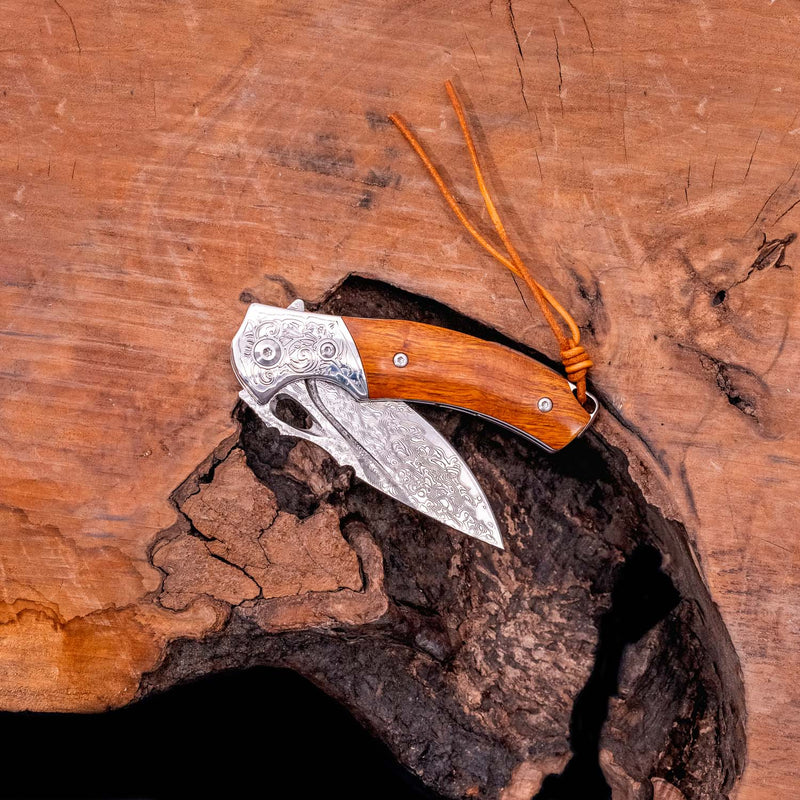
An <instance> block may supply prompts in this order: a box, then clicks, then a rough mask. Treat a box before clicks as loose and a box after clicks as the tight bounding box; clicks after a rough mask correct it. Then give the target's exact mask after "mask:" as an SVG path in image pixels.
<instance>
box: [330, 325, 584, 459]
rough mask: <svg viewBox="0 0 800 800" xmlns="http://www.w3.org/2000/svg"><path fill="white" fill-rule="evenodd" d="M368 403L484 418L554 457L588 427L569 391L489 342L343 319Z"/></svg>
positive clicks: (552, 375) (558, 379) (556, 378)
mask: <svg viewBox="0 0 800 800" xmlns="http://www.w3.org/2000/svg"><path fill="white" fill-rule="evenodd" d="M342 319H343V321H344V324H345V325H346V327H347V329H348V331H349V332H350V335H351V336H352V338H353V341H354V343H355V345H356V348H357V349H358V354H359V356H360V358H361V363H362V365H363V369H364V374H365V377H366V382H367V392H368V396H369V398H370V399H371V400H407V401H410V402H419V403H436V404H438V405H445V406H451V407H453V408H458V409H460V410H463V411H469V412H472V413H474V414H477V415H480V416H484V417H489V418H491V419H493V420H495V421H497V422H500V423H502V424H504V425H506V426H509V427H511V428H514V429H516V430H517V431H519V432H521V433H523V434H525V435H526V436H528V437H530V438H531V439H533V440H534V441H535V442H536V443H537V444H539V445H540V446H542V447H544V448H545V449H546V450H550V451H555V450H560V449H561V448H562V447H564V446H566V445H567V444H569V443H570V442H571V441H573V439H575V438H577V437H578V436H580V434H581V433H583V431H584V430H586V428H587V427H588V426H589V424H590V423H591V422H592V420H593V418H594V415H595V413H596V411H597V401H596V400H595V399H594V398H593V397H591V396H590V400H591V402H592V403H594V408H593V409H592V410H591V412H588V411H586V409H584V407H583V406H581V405H580V403H578V401H577V399H576V397H575V395H574V393H573V391H572V384H570V383H569V381H567V380H566V379H565V378H563V377H562V376H561V375H559V374H558V373H557V372H554V371H553V370H551V369H550V368H549V367H546V366H544V365H543V364H540V363H539V362H538V361H535V360H533V359H532V358H528V357H527V356H524V355H522V354H521V353H518V352H516V351H515V350H512V349H510V348H508V347H505V346H504V345H501V344H496V343H494V342H486V341H483V340H482V339H477V338H475V337H474V336H468V335H466V334H463V333H458V332H456V331H452V330H448V329H445V328H438V327H435V326H433V325H425V324H422V323H419V322H408V321H405V320H382V319H358V318H355V317H343V318H342Z"/></svg>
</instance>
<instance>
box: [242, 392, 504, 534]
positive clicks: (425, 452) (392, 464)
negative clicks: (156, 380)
mask: <svg viewBox="0 0 800 800" xmlns="http://www.w3.org/2000/svg"><path fill="white" fill-rule="evenodd" d="M282 396H287V397H290V398H291V399H292V400H294V401H295V402H297V403H299V404H300V405H301V406H302V407H303V408H304V409H305V410H306V412H307V413H308V414H309V415H310V416H311V418H312V422H311V425H310V427H308V428H299V427H295V426H294V425H290V424H289V423H287V422H284V421H283V420H282V419H280V418H279V417H278V416H276V413H275V406H276V403H277V402H278V401H279V400H280V399H281V397H282ZM239 397H241V399H242V400H243V401H244V402H245V403H247V405H248V406H250V408H252V409H253V411H255V412H256V414H258V416H259V417H260V418H261V420H262V421H263V422H264V423H265V424H266V425H268V426H269V427H271V428H277V429H278V431H279V432H280V433H282V434H285V435H287V436H295V437H301V438H303V439H307V440H308V441H310V442H314V443H315V444H317V445H319V446H320V447H322V448H323V449H324V450H326V451H327V452H328V453H330V454H331V455H332V456H333V457H334V458H335V459H336V460H337V461H338V462H339V463H340V464H348V465H350V466H352V467H353V469H354V470H355V474H356V476H357V477H359V478H360V479H361V480H363V481H366V482H367V483H369V484H370V485H371V486H374V487H375V488H376V489H378V490H379V491H381V492H384V493H385V494H387V495H389V497H392V498H394V499H395V500H398V501H399V502H401V503H404V504H405V505H407V506H410V507H411V508H413V509H415V510H417V511H420V512H422V513H423V514H427V515H428V516H429V517H432V518H433V519H435V520H438V521H439V522H442V523H444V524H445V525H449V526H450V527H451V528H455V529H456V530H458V531H461V532H462V533H466V534H467V535H468V536H473V537H475V538H476V539H480V540H481V541H484V542H488V543H489V544H493V545H494V546H495V547H499V548H501V549H502V548H503V540H502V537H501V536H500V530H499V528H498V526H497V521H496V520H495V518H494V514H493V513H492V509H491V507H490V505H489V502H488V501H487V499H486V496H485V495H484V493H483V490H482V489H481V487H480V485H479V484H478V481H477V480H476V479H475V476H474V475H473V474H472V472H471V470H470V469H469V467H468V466H467V465H466V464H465V463H464V460H463V459H462V457H461V456H460V455H459V454H458V452H457V451H456V450H455V449H454V448H453V446H452V445H451V444H450V443H449V442H448V441H447V440H446V439H445V438H444V437H443V436H442V435H441V434H440V433H439V432H438V431H437V430H436V429H435V428H434V427H433V426H432V425H431V424H430V423H429V422H428V421H427V420H425V419H424V418H423V417H421V416H420V415H419V414H417V412H416V411H414V410H413V409H412V408H410V407H409V406H408V405H406V404H405V403H402V402H397V401H391V400H382V401H368V400H362V401H359V400H356V399H355V398H354V397H353V396H352V395H351V394H350V393H349V392H348V391H347V390H346V389H343V388H341V387H340V386H338V385H336V384H334V383H329V382H327V381H322V380H306V381H303V380H300V381H295V382H293V383H289V384H286V385H284V386H282V387H281V389H280V391H279V392H278V393H277V394H275V395H274V396H273V397H272V398H271V400H270V402H268V403H266V404H263V405H261V404H259V403H257V402H256V400H255V399H254V398H253V396H252V395H251V394H250V393H249V392H247V391H246V390H242V391H241V392H240V393H239Z"/></svg>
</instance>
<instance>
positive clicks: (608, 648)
mask: <svg viewBox="0 0 800 800" xmlns="http://www.w3.org/2000/svg"><path fill="white" fill-rule="evenodd" d="M617 572H618V577H617V578H616V580H615V582H614V588H613V589H612V590H611V608H610V609H609V610H608V611H606V613H605V614H603V616H602V618H601V619H600V624H599V639H598V642H597V650H596V652H595V660H594V666H593V668H592V673H591V675H590V676H589V680H588V681H587V682H586V685H585V686H584V687H583V689H581V691H580V692H579V694H578V696H577V698H576V699H575V705H574V706H573V708H572V717H571V719H570V745H571V747H572V753H573V755H572V758H571V759H570V761H569V763H568V764H567V766H566V767H565V769H564V771H563V772H562V773H561V775H559V776H550V777H548V778H547V779H546V780H545V782H544V784H543V786H542V789H541V791H540V792H539V793H538V794H537V795H536V800H573V798H576V797H585V798H597V799H598V800H609V799H610V798H611V787H610V786H609V785H608V782H607V781H606V779H605V776H604V775H603V771H602V769H601V768H600V761H599V756H600V739H601V735H602V731H603V726H604V725H605V722H606V719H607V717H608V707H609V700H610V698H611V697H613V696H614V695H616V693H617V691H618V689H619V672H620V667H621V665H622V656H623V654H624V651H625V648H626V647H627V646H628V645H629V644H633V643H635V642H638V641H639V640H640V639H641V638H642V637H643V636H644V635H645V634H646V633H647V632H648V631H649V630H650V629H652V628H653V627H654V626H655V625H656V624H657V623H658V622H660V621H661V620H662V619H663V618H664V617H665V616H666V615H667V614H668V613H669V612H670V611H671V610H672V609H673V608H675V606H676V605H677V604H678V602H679V600H680V597H679V595H678V592H677V590H676V589H675V586H674V584H673V583H672V581H671V580H670V579H669V577H668V576H667V575H665V574H664V573H663V572H662V571H661V554H660V553H659V552H658V550H656V549H655V548H654V547H652V546H651V545H639V546H638V547H637V548H636V549H635V550H634V551H633V552H632V553H631V554H630V555H629V556H628V557H627V558H626V560H625V562H624V563H623V564H622V566H621V567H620V568H619V569H618V571H617Z"/></svg>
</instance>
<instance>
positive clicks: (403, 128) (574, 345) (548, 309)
mask: <svg viewBox="0 0 800 800" xmlns="http://www.w3.org/2000/svg"><path fill="white" fill-rule="evenodd" d="M445 89H447V94H448V96H449V97H450V102H451V103H452V105H453V109H454V110H455V112H456V116H457V117H458V124H459V125H460V126H461V132H462V134H463V136H464V141H465V142H466V145H467V149H468V150H469V156H470V160H471V161H472V167H473V169H474V170H475V177H476V178H477V181H478V188H479V189H480V192H481V196H482V197H483V202H484V205H485V206H486V210H487V211H488V212H489V217H490V219H491V220H492V224H493V225H494V229H495V231H497V235H498V236H499V237H500V241H501V242H502V243H503V246H504V247H505V249H506V252H507V254H508V257H506V256H505V255H503V253H501V252H500V250H498V249H497V248H496V247H495V246H494V245H493V244H492V243H491V242H490V241H489V240H488V239H487V238H486V237H485V236H484V235H483V234H482V233H481V232H480V231H479V230H478V229H477V228H476V227H475V226H474V225H473V224H472V222H471V221H470V220H469V218H468V217H467V215H466V214H465V213H464V211H463V209H462V208H461V205H460V204H459V202H458V200H456V198H455V196H454V195H453V193H452V192H451V191H450V189H449V188H448V186H447V184H446V183H445V182H444V179H443V178H442V176H441V174H440V173H439V170H437V169H436V167H435V166H434V164H433V162H432V161H431V159H430V157H429V156H428V154H427V153H426V152H425V149H424V148H423V146H422V145H421V144H420V142H419V140H418V139H417V138H416V136H414V134H413V133H412V132H411V130H410V129H409V127H408V125H406V123H405V122H404V121H403V119H402V117H400V115H399V114H391V115H390V116H389V119H390V120H391V121H392V122H393V123H394V124H395V125H396V126H397V128H398V130H399V131H400V133H402V134H403V136H404V137H405V138H406V140H407V141H408V143H409V144H410V145H411V147H412V148H413V149H414V152H415V153H416V154H417V155H418V156H419V158H420V160H421V161H422V163H423V164H424V166H425V168H426V169H427V170H428V172H429V173H430V176H431V177H432V178H433V181H434V183H435V184H436V186H437V187H438V189H439V191H440V192H441V193H442V196H443V197H444V199H445V200H446V201H447V204H448V205H449V206H450V208H451V210H452V211H453V213H454V214H455V215H456V217H457V218H458V220H459V222H460V223H461V224H462V225H463V226H464V227H465V228H466V229H467V231H468V233H469V234H470V235H471V236H472V238H473V239H475V241H476V242H478V244H479V245H481V247H483V248H484V250H486V251H487V252H488V253H489V254H490V255H491V256H493V257H494V258H495V259H497V260H498V261H499V262H500V263H501V264H502V265H503V266H505V267H506V268H507V269H508V270H510V271H511V272H512V273H513V274H514V275H516V276H517V277H518V278H521V279H522V280H523V281H524V282H525V284H526V285H527V287H528V289H530V292H531V294H532V295H533V297H534V299H535V300H536V303H537V305H538V306H539V310H540V311H541V312H542V316H543V317H544V318H545V321H546V322H547V324H548V325H549V326H550V330H551V331H552V332H553V335H554V336H555V338H556V341H557V342H558V346H559V350H560V352H561V361H562V363H563V364H564V370H565V371H566V373H567V376H568V377H569V378H570V380H572V381H573V382H574V383H575V385H576V387H577V395H578V401H579V402H580V403H585V402H586V373H587V372H588V370H589V368H590V367H591V366H593V362H592V360H591V358H589V354H588V353H587V352H586V350H585V349H584V348H583V346H582V345H581V332H580V329H579V328H578V325H577V323H576V322H575V320H574V319H573V317H572V315H571V314H570V313H569V312H568V311H567V310H566V309H565V308H564V307H563V306H562V305H561V304H560V303H559V302H558V301H557V300H556V299H555V298H554V297H553V295H552V294H550V292H548V291H547V289H545V288H544V286H542V285H541V284H540V283H539V282H538V281H536V280H534V278H533V276H532V275H531V273H530V270H529V269H528V267H527V266H526V265H525V263H524V262H523V260H522V258H521V257H520V255H519V253H518V252H517V249H516V248H515V247H514V245H513V244H512V242H511V240H510V238H509V236H508V234H507V233H506V229H505V226H504V225H503V222H502V220H501V219H500V215H499V214H498V212H497V208H496V206H495V204H494V202H493V201H492V197H491V195H490V194H489V190H488V188H487V187H486V181H485V180H484V178H483V171H482V170H481V166H480V162H479V160H478V151H477V149H476V148H475V142H474V141H473V138H472V134H471V132H470V129H469V124H468V123H467V117H466V114H465V113H464V107H463V105H462V104H461V100H460V99H459V97H458V94H457V93H456V90H455V88H454V87H453V84H452V83H451V82H450V81H447V82H446V83H445ZM553 311H555V312H556V314H558V316H559V317H561V319H562V320H563V321H564V323H565V324H566V326H567V328H569V336H567V335H566V334H565V333H564V331H563V330H562V328H561V325H560V324H559V322H558V320H557V319H556V317H555V315H554V314H553Z"/></svg>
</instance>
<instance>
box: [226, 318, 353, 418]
mask: <svg viewBox="0 0 800 800" xmlns="http://www.w3.org/2000/svg"><path fill="white" fill-rule="evenodd" d="M231 364H232V365H233V371H234V372H235V373H236V377H237V378H238V379H239V382H240V383H241V384H242V386H244V387H245V389H246V390H247V391H248V392H249V393H250V394H251V395H252V396H253V397H254V398H255V399H256V401H257V402H258V403H260V404H264V403H267V402H269V400H270V398H272V397H274V396H275V394H276V393H277V392H278V391H280V389H282V388H283V387H284V386H286V385H287V384H289V383H292V382H293V381H296V380H303V379H310V378H317V379H320V380H324V381H329V382H331V383H334V384H337V385H338V386H341V387H342V388H343V389H347V391H349V392H350V393H351V394H352V395H353V396H354V397H356V398H358V399H365V398H366V397H367V379H366V376H365V375H364V368H363V366H362V365H361V359H360V357H359V355H358V349H357V348H356V346H355V342H353V337H352V336H351V335H350V331H348V330H347V327H346V325H345V324H344V322H343V321H342V319H341V317H333V316H330V315H328V314H312V313H309V312H306V311H299V310H297V311H295V310H293V309H292V308H289V309H286V308H276V307H274V306H266V305H262V304H261V303H252V304H251V305H250V308H248V310H247V314H246V316H245V318H244V322H242V325H241V327H240V328H239V330H238V332H237V333H236V336H234V337H233V342H232V343H231Z"/></svg>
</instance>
